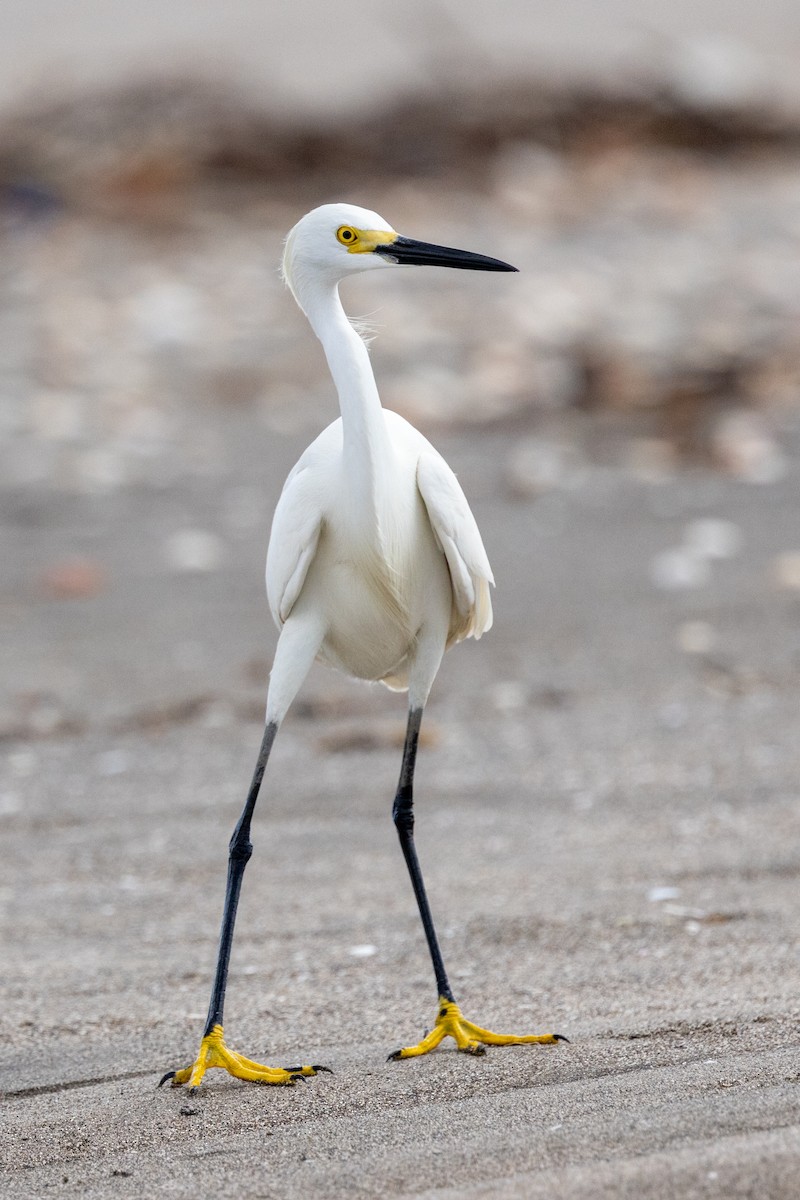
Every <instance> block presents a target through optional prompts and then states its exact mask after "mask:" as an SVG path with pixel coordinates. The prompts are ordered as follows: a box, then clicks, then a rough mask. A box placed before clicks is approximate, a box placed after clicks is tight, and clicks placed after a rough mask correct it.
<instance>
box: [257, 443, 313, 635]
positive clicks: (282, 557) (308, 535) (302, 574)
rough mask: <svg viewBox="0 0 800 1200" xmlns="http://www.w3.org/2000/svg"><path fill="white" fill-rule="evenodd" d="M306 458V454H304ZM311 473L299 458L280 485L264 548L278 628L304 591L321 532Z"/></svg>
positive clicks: (269, 593)
mask: <svg viewBox="0 0 800 1200" xmlns="http://www.w3.org/2000/svg"><path fill="white" fill-rule="evenodd" d="M304 457H305V456H304ZM312 476H313V472H310V471H309V470H308V469H307V465H306V463H305V462H304V461H303V459H302V458H301V460H300V462H298V464H297V466H296V467H295V468H294V470H293V471H292V472H291V473H290V475H289V477H288V479H287V480H286V483H285V484H284V485H283V491H282V492H281V495H280V499H279V500H278V504H277V507H276V509H275V516H274V517H273V519H272V532H271V534H270V539H269V549H268V550H267V597H268V599H269V605H270V609H271V610H272V615H273V617H274V619H275V623H276V624H277V625H278V626H279V627H280V626H281V625H283V623H284V621H285V620H286V619H287V617H288V616H289V614H290V612H291V611H292V609H293V607H294V605H295V603H296V601H297V597H298V596H299V595H300V593H301V591H302V590H303V584H304V583H305V581H306V576H307V574H308V569H309V567H310V566H311V563H312V562H313V560H314V555H315V554H316V552H317V546H318V544H319V538H320V533H321V532H322V509H321V507H320V504H319V497H318V489H317V488H316V487H315V486H314V485H313V480H312Z"/></svg>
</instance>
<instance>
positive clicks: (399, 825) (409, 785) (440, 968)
mask: <svg viewBox="0 0 800 1200" xmlns="http://www.w3.org/2000/svg"><path fill="white" fill-rule="evenodd" d="M421 724H422V709H421V708H414V709H411V710H410V712H409V714H408V725H407V727H406V740H405V745H404V747H403V764H402V766H401V768H400V782H399V784H398V785H397V795H396V796H395V798H394V806H393V808H392V819H393V820H394V824H395V828H396V829H397V834H398V837H399V838H400V848H401V850H402V851H403V857H404V858H405V860H406V866H407V867H408V873H409V875H410V877H411V886H412V887H413V889H414V895H415V896H416V898H417V906H418V908H419V915H420V917H421V918H422V928H423V929H424V930H425V938H426V940H427V942H428V950H429V951H430V955H431V962H432V963H433V973H434V975H435V976H436V986H437V988H438V989H439V995H440V996H441V997H442V998H443V999H444V1000H446V1001H449V1002H450V1003H454V1001H453V993H452V991H451V990H450V983H449V981H448V979H447V972H446V970H445V966H444V959H443V958H442V951H441V949H440V947H439V939H438V938H437V936H436V929H435V928H434V924H433V916H432V915H431V906H430V904H429V903H428V895H427V892H426V891H425V882H424V880H423V878H422V870H421V869H420V865H419V859H418V857H417V847H416V845H415V844H414V767H415V765H416V761H417V745H418V743H419V730H420V725H421Z"/></svg>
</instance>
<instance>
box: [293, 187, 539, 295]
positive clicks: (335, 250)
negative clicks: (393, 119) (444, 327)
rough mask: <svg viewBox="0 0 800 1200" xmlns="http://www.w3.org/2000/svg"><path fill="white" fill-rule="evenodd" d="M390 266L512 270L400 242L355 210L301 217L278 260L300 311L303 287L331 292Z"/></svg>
mask: <svg viewBox="0 0 800 1200" xmlns="http://www.w3.org/2000/svg"><path fill="white" fill-rule="evenodd" d="M391 266H429V267H458V268H461V269H462V270H470V271H516V269H517V268H516V267H512V266H509V264H508V263H504V262H501V261H500V260H499V259H497V258H487V257H486V256H485V255H483V254H472V253H470V252H469V251H467V250H453V249H451V248H450V247H448V246H434V245H432V244H431V243H429V242H418V241H415V240H414V239H412V238H407V237H403V236H402V235H401V234H399V233H397V231H396V230H394V229H393V228H392V227H391V225H389V224H388V223H387V222H386V221H384V219H383V217H380V216H378V214H377V213H375V212H370V210H369V209H367V208H358V207H357V206H356V205H355V204H323V205H322V206H321V207H320V208H315V209H313V210H312V211H311V212H310V213H307V214H306V215H305V216H304V217H302V218H301V220H299V221H298V222H297V224H296V225H295V227H294V229H292V230H291V232H290V233H289V236H288V237H287V239H286V246H285V249H284V254H283V277H284V279H285V280H286V283H287V284H288V285H289V287H290V288H291V290H292V293H293V295H294V297H295V299H296V300H297V301H298V303H300V304H301V305H302V296H303V294H304V293H305V292H306V290H307V287H308V285H309V284H312V283H313V284H317V285H320V284H322V285H323V286H324V285H330V286H335V285H336V284H337V283H338V282H339V280H340V279H343V278H344V276H345V275H350V274H352V273H354V272H356V271H369V270H374V269H375V268H376V267H391Z"/></svg>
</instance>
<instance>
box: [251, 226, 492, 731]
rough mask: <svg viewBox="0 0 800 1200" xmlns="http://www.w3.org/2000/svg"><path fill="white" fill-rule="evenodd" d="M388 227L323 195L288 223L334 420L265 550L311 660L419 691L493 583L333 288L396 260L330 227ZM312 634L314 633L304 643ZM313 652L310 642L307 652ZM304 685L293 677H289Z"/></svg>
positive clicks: (485, 618) (430, 454) (479, 547)
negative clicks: (360, 248)
mask: <svg viewBox="0 0 800 1200" xmlns="http://www.w3.org/2000/svg"><path fill="white" fill-rule="evenodd" d="M343 227H345V228H353V229H354V230H356V231H357V232H358V233H359V234H360V235H364V234H366V233H369V232H375V231H380V232H382V233H384V234H390V235H393V236H395V237H396V236H397V235H394V231H393V230H391V228H390V227H389V226H388V225H387V224H386V222H385V221H383V219H382V218H381V217H379V216H378V215H377V213H372V212H369V211H367V210H366V209H360V208H355V207H354V206H352V205H345V204H329V205H324V206H323V207H322V208H318V209H315V210H314V211H313V212H312V213H309V214H308V215H307V216H306V217H304V218H303V219H302V220H301V221H300V222H299V223H298V224H297V225H296V226H295V228H294V229H293V230H292V232H291V233H290V234H289V237H288V239H287V242H286V251H285V256H284V275H285V278H286V281H287V283H288V284H289V286H290V287H291V289H292V291H293V293H294V295H295V298H296V299H297V302H298V304H299V305H300V307H301V308H302V309H303V311H304V312H305V313H306V315H307V317H308V319H309V321H310V322H311V325H312V327H313V329H314V331H315V333H316V334H317V337H318V338H319V340H320V341H321V343H322V346H323V348H324V350H325V353H326V356H327V359H328V364H329V366H330V370H331V374H332V375H333V380H334V383H335V385H336V389H337V392H338V395H339V404H340V408H341V412H342V415H341V417H340V418H339V419H338V420H336V421H334V422H333V424H332V425H329V426H328V428H327V429H325V430H324V431H323V432H322V433H321V434H320V436H319V437H318V438H317V439H316V441H314V442H313V443H312V444H311V445H310V446H309V448H308V449H307V450H306V451H305V453H304V454H303V456H302V457H301V458H300V461H299V462H298V463H297V465H296V466H295V467H294V469H293V470H292V472H291V474H290V475H289V478H288V479H287V481H286V484H285V486H284V489H283V493H282V495H281V498H280V500H279V502H278V506H277V509H276V512H275V517H274V520H273V524H272V534H271V537H270V544H269V551H268V555H267V594H268V597H269V602H270V607H271V609H272V614H273V616H274V618H275V620H276V622H277V623H278V625H279V626H280V627H281V629H282V631H283V632H282V639H283V638H284V637H287V636H289V637H291V641H292V643H293V649H294V653H295V654H297V653H298V652H299V647H298V643H297V639H296V638H295V637H293V636H291V630H290V626H291V625H292V623H293V622H295V623H297V624H302V626H303V629H304V631H305V637H306V639H307V647H306V654H305V655H304V656H303V657H304V663H305V664H306V670H307V665H308V664H310V662H311V661H312V660H313V659H314V658H315V657H316V658H319V659H320V660H321V661H322V662H325V663H327V664H328V665H329V666H332V667H335V668H337V669H339V670H341V671H344V672H346V673H347V674H349V675H353V676H356V677H357V678H359V679H368V680H380V681H381V682H382V683H385V684H387V686H389V687H392V688H399V689H404V688H406V687H408V688H409V689H410V691H411V695H410V697H409V700H410V703H411V705H412V707H421V706H422V705H424V703H425V700H426V699H427V696H428V692H429V690H430V687H431V684H432V682H433V679H434V677H435V675H436V671H437V669H438V667H439V663H440V661H441V658H442V655H443V654H444V651H445V648H446V647H447V646H449V645H451V644H452V643H454V642H457V641H460V640H461V639H462V638H465V637H476V638H479V637H480V636H481V634H482V633H485V632H486V630H487V629H489V628H490V627H491V624H492V605H491V598H490V595H489V585H490V584H491V583H493V582H494V580H493V578H492V572H491V568H490V566H489V560H488V558H487V555H486V551H485V549H484V547H483V542H482V540H481V535H480V533H479V531H478V527H477V524H476V523H475V518H474V517H473V515H472V513H471V511H470V508H469V505H468V504H467V501H466V497H465V496H464V493H463V491H462V490H461V486H460V484H459V483H458V480H457V479H456V477H455V475H454V474H453V472H452V471H451V469H450V467H449V466H448V465H447V463H446V462H445V460H444V459H443V458H442V456H441V455H440V454H439V453H438V452H437V451H436V450H435V449H434V448H433V446H432V445H431V444H430V442H429V441H428V440H427V439H426V438H424V437H423V436H422V434H421V433H419V432H418V431H417V430H416V429H414V427H413V426H412V425H410V424H409V423H408V422H407V421H406V420H404V419H403V418H402V417H401V416H399V415H398V414H397V413H393V412H390V411H388V410H386V409H384V408H383V407H382V406H381V403H380V399H379V397H378V392H377V388H376V386H375V380H374V377H373V374H372V368H371V366H370V362H369V356H368V353H367V349H366V346H365V345H364V342H363V341H362V339H361V337H360V336H359V334H358V333H357V332H356V331H355V329H354V328H353V327H352V325H351V324H350V322H349V320H348V319H347V316H346V315H345V312H344V309H343V308H342V304H341V301H340V299H339V292H338V286H337V285H338V282H339V280H340V279H341V278H342V277H343V276H345V275H347V274H348V273H351V272H354V271H358V270H369V269H372V268H374V267H375V266H383V267H386V266H390V265H393V264H392V262H391V258H387V257H386V254H387V253H388V252H389V251H390V250H391V248H392V243H391V242H385V243H380V245H381V246H383V247H385V249H384V253H383V255H381V254H380V253H376V252H375V251H367V252H362V253H353V252H352V251H351V250H349V249H348V248H347V247H346V246H345V245H343V244H341V242H340V241H338V240H337V236H336V235H337V230H339V229H341V228H343ZM312 643H315V644H313V645H312ZM312 651H313V653H312ZM293 666H294V664H293V663H292V664H286V663H285V656H284V655H282V654H280V655H279V656H278V658H277V659H276V664H275V667H273V673H272V683H271V692H270V707H269V709H268V719H271V720H277V721H280V719H281V718H282V716H283V713H284V711H285V708H284V705H285V704H286V703H287V697H288V702H290V701H291V696H288V691H289V690H290V689H287V688H286V687H285V686H284V680H283V678H282V677H281V676H282V673H283V671H284V670H289V671H290V673H291V677H292V681H293V680H294V679H295V677H296V674H297V672H296V671H295V670H293V669H292V668H293ZM298 686H299V684H298Z"/></svg>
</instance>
